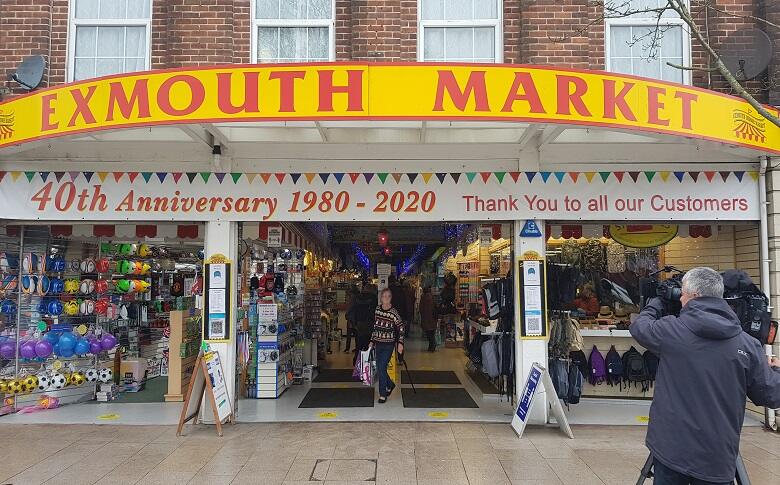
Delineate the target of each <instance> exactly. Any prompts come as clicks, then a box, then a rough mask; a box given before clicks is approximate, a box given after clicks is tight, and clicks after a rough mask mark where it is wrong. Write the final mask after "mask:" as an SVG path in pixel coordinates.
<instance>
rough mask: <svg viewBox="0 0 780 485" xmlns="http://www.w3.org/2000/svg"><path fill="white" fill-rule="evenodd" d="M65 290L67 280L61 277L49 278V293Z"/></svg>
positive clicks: (54, 293)
mask: <svg viewBox="0 0 780 485" xmlns="http://www.w3.org/2000/svg"><path fill="white" fill-rule="evenodd" d="M63 291H65V282H64V281H62V280H61V279H59V278H51V279H50V280H49V294H50V295H59V294H60V293H62V292H63Z"/></svg>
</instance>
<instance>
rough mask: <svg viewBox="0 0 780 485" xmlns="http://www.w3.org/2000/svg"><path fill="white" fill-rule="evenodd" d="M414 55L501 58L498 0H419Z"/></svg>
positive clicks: (481, 59)
mask: <svg viewBox="0 0 780 485" xmlns="http://www.w3.org/2000/svg"><path fill="white" fill-rule="evenodd" d="M418 12H419V14H418V15H419V20H420V22H419V29H418V43H419V44H418V49H417V50H418V55H417V57H418V59H419V60H421V61H449V62H501V60H502V58H503V37H502V33H501V32H502V28H501V19H502V0H419V4H418Z"/></svg>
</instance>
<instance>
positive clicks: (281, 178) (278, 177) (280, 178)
mask: <svg viewBox="0 0 780 485" xmlns="http://www.w3.org/2000/svg"><path fill="white" fill-rule="evenodd" d="M285 175H287V174H286V173H275V174H274V177H276V180H278V181H279V183H280V184H281V183H284V176H285Z"/></svg>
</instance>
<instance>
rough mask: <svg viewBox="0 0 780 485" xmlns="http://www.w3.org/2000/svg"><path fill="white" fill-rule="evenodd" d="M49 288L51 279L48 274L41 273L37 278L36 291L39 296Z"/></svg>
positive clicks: (47, 291)
mask: <svg viewBox="0 0 780 485" xmlns="http://www.w3.org/2000/svg"><path fill="white" fill-rule="evenodd" d="M49 288H51V280H50V279H49V277H48V276H46V275H42V276H41V277H40V278H38V284H37V286H36V291H37V293H38V294H39V295H40V296H43V295H46V294H48V293H49Z"/></svg>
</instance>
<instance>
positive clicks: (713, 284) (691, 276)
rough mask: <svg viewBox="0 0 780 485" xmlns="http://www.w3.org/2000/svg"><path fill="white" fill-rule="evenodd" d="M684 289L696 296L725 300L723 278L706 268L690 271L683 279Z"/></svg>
mask: <svg viewBox="0 0 780 485" xmlns="http://www.w3.org/2000/svg"><path fill="white" fill-rule="evenodd" d="M682 285H683V288H685V290H686V291H687V292H688V293H692V294H694V295H696V296H708V297H712V298H723V277H721V275H720V273H718V272H717V271H715V270H714V269H712V268H706V267H704V266H701V267H698V268H693V269H691V270H688V272H687V273H685V275H684V276H683V279H682Z"/></svg>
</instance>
